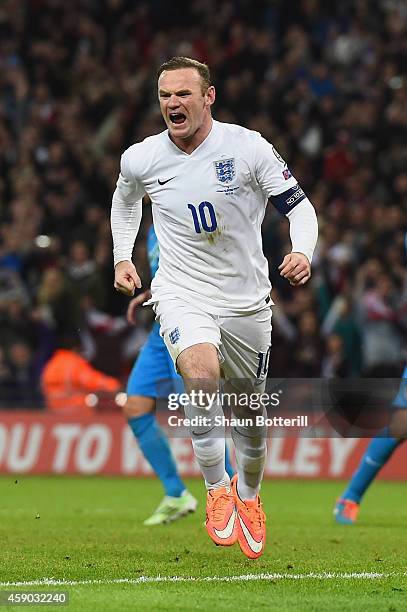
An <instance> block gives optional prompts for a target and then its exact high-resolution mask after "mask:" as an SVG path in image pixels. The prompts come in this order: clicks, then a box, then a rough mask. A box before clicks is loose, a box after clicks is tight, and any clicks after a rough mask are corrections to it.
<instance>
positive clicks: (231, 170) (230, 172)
mask: <svg viewBox="0 0 407 612" xmlns="http://www.w3.org/2000/svg"><path fill="white" fill-rule="evenodd" d="M213 165H214V166H215V172H216V178H217V179H218V181H220V182H221V183H223V184H225V183H231V182H232V181H233V179H234V178H235V176H236V166H235V160H234V158H233V157H232V158H231V159H220V160H219V161H215V162H213Z"/></svg>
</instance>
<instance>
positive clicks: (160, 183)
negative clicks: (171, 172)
mask: <svg viewBox="0 0 407 612" xmlns="http://www.w3.org/2000/svg"><path fill="white" fill-rule="evenodd" d="M173 179H175V176H172V177H171V178H169V179H167V180H166V181H160V179H158V184H159V185H165V183H169V182H170V181H172V180H173Z"/></svg>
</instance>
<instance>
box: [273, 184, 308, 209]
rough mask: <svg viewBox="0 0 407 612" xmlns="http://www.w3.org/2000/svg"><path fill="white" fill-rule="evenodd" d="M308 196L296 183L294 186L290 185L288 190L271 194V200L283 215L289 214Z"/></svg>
mask: <svg viewBox="0 0 407 612" xmlns="http://www.w3.org/2000/svg"><path fill="white" fill-rule="evenodd" d="M306 197H307V196H306V195H305V193H304V192H303V190H302V189H301V187H300V186H299V185H298V183H297V184H296V185H294V187H290V189H287V191H283V193H279V194H278V195H274V196H270V198H269V200H270V202H271V203H272V204H273V206H275V207H276V208H277V210H278V212H279V213H281V214H282V215H288V213H289V212H291V211H292V209H293V208H294V207H295V206H297V204H299V203H300V202H302V200H304V199H305V198H306Z"/></svg>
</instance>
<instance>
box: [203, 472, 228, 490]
mask: <svg viewBox="0 0 407 612" xmlns="http://www.w3.org/2000/svg"><path fill="white" fill-rule="evenodd" d="M205 487H206V488H207V489H208V491H209V489H220V488H221V487H226V488H227V489H228V491H230V478H229V474H228V473H227V472H224V474H223V476H222V478H221V479H220V480H218V481H217V482H214V483H212V484H211V483H210V482H207V481H206V480H205Z"/></svg>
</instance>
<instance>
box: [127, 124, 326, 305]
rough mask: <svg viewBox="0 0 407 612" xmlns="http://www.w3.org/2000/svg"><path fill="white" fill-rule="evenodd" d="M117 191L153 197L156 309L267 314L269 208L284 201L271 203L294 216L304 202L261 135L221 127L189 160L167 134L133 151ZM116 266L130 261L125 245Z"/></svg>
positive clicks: (288, 173)
mask: <svg viewBox="0 0 407 612" xmlns="http://www.w3.org/2000/svg"><path fill="white" fill-rule="evenodd" d="M117 190H118V193H120V192H122V193H123V194H125V195H126V197H128V196H129V195H131V198H132V199H133V200H136V199H140V198H141V197H142V196H143V195H144V194H145V193H146V194H148V195H149V197H150V199H151V205H152V214H153V222H154V228H155V232H156V234H157V238H158V242H159V248H160V263H159V268H158V271H157V273H156V275H155V277H154V279H153V282H152V285H151V290H152V296H153V297H152V302H155V301H157V300H159V299H160V296H164V295H165V296H169V295H174V296H181V297H183V298H184V299H185V300H186V301H189V302H191V303H192V304H195V305H197V306H199V307H201V308H203V309H205V310H206V311H207V312H209V313H211V314H218V315H222V314H223V315H230V314H232V315H233V314H243V313H248V312H255V311H257V310H260V309H262V308H264V307H265V300H266V298H268V296H269V294H270V289H271V285H270V281H269V273H268V263H267V260H266V258H265V257H264V255H263V250H262V238H261V224H262V221H263V218H264V213H265V208H266V204H267V201H268V199H269V198H270V197H272V196H279V195H280V194H284V196H282V197H281V198H280V199H279V198H278V197H277V198H276V201H275V202H274V203H275V204H276V207H277V208H279V210H280V212H284V213H285V214H288V213H289V212H290V210H291V208H293V207H294V206H295V205H296V204H298V202H301V201H302V200H303V199H304V198H305V197H306V196H305V194H304V192H303V191H302V190H301V188H300V187H298V185H297V181H296V180H295V178H294V177H293V176H292V175H291V174H290V171H289V170H288V168H287V165H286V163H285V162H284V160H283V159H282V158H281V157H280V156H279V154H278V153H277V152H276V151H275V149H274V147H273V146H272V145H271V144H270V143H268V142H267V141H266V140H265V139H264V138H262V137H261V135H260V134H259V133H258V132H253V131H251V130H248V129H246V128H243V127H240V126H238V125H232V124H226V123H220V122H218V121H213V126H212V130H211V132H210V133H209V135H208V136H207V138H206V139H205V140H204V141H203V142H202V143H201V144H200V145H199V146H198V147H197V148H196V149H195V150H194V151H193V152H192V153H191V154H187V153H185V152H183V151H181V149H179V148H178V147H177V146H176V145H175V144H174V143H173V142H172V141H171V139H170V138H169V134H168V130H166V131H164V132H162V133H160V134H157V135H155V136H150V137H149V138H146V139H145V140H144V141H143V142H140V143H137V144H134V145H132V146H131V147H129V148H128V149H127V150H126V151H125V153H124V154H123V156H122V160H121V174H120V176H119V180H118V183H117ZM272 200H273V197H272ZM280 200H281V201H280ZM132 246H133V245H131V247H132ZM314 246H315V245H314ZM123 248H124V249H126V248H127V249H128V245H127V246H126V245H123ZM115 259H116V262H117V261H120V260H121V259H130V257H129V256H128V255H126V254H125V253H124V251H120V245H119V250H118V251H117V252H116V249H115ZM136 264H137V262H136Z"/></svg>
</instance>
